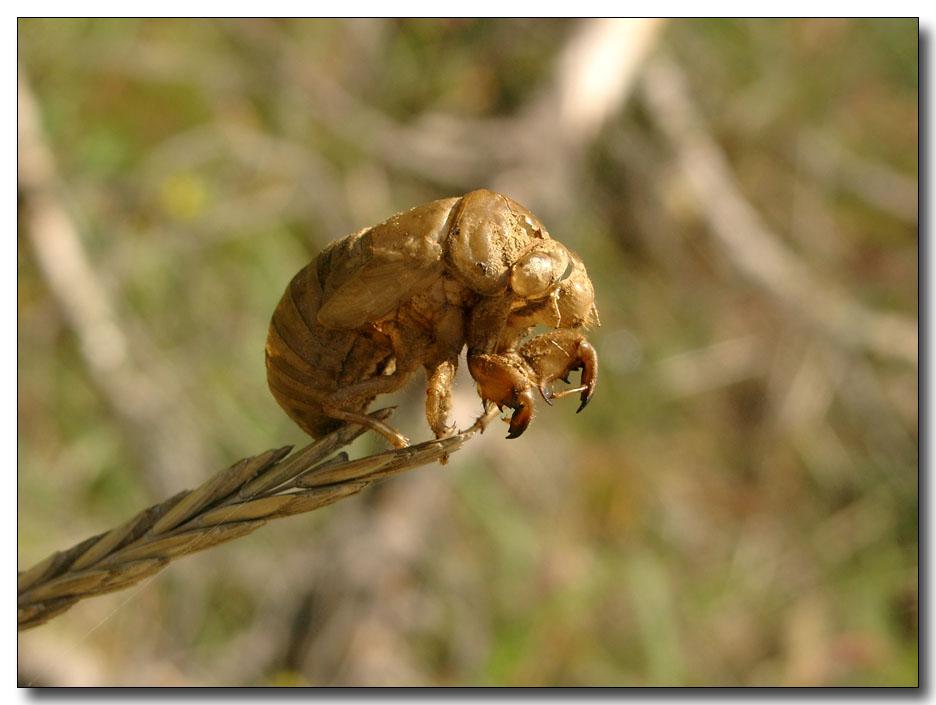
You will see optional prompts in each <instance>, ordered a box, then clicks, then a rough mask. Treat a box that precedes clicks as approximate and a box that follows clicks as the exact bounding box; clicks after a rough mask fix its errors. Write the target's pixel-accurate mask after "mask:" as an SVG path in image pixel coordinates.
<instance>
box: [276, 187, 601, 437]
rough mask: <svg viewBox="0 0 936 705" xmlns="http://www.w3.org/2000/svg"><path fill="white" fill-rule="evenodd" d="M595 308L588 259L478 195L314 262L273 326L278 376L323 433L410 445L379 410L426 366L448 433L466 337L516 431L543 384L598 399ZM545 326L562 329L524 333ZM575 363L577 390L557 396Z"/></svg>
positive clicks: (434, 208) (433, 405)
mask: <svg viewBox="0 0 936 705" xmlns="http://www.w3.org/2000/svg"><path fill="white" fill-rule="evenodd" d="M593 315H594V317H595V320H596V322H597V309H596V308H595V297H594V288H593V287H592V283H591V281H590V280H589V278H588V274H587V273H586V271H585V266H584V264H583V263H582V260H581V259H580V258H579V257H578V255H576V254H575V253H574V252H572V251H571V250H569V249H567V248H566V247H565V246H563V245H562V244H561V243H559V242H558V241H556V240H553V239H551V238H550V237H549V234H548V233H547V232H546V229H545V228H544V227H543V225H542V223H540V221H539V220H537V218H536V217H535V216H534V215H533V214H532V213H530V212H529V211H528V210H527V209H526V208H524V207H523V206H521V205H520V204H518V203H516V202H514V201H512V200H510V199H509V198H507V197H506V196H502V195H500V194H497V193H493V192H491V191H485V190H479V191H472V192H471V193H468V194H466V195H465V196H462V197H460V198H446V199H442V200H439V201H433V202H432V203H429V204H426V205H424V206H419V207H417V208H413V209H411V210H408V211H405V212H403V213H397V214H396V215H393V216H391V217H390V218H388V219H387V220H385V221H384V222H382V223H380V224H379V225H375V226H373V227H370V228H365V229H363V230H359V231H358V232H356V233H353V234H352V235H349V236H347V237H346V238H344V239H342V240H338V241H336V242H333V243H331V244H330V245H329V246H328V247H326V248H325V249H324V250H323V251H322V252H321V253H320V254H319V255H318V256H317V257H316V258H315V259H314V260H313V261H312V262H310V263H309V264H307V265H306V266H305V267H303V268H302V269H301V270H300V271H299V272H298V274H296V275H295V276H294V277H293V279H292V281H291V282H290V283H289V285H288V286H287V287H286V292H285V293H284V294H283V297H282V299H281V300H280V302H279V304H278V305H277V307H276V310H275V311H274V313H273V318H272V320H271V321H270V331H269V336H268V338H267V344H266V368H267V381H268V382H269V385H270V389H271V391H272V392H273V396H274V397H275V398H276V400H277V402H278V403H279V405H280V406H281V407H282V408H283V409H284V410H285V411H286V413H287V414H288V415H289V417H290V418H292V419H293V420H294V421H295V422H296V423H297V424H298V425H299V426H300V428H302V429H303V430H304V431H305V432H306V433H308V434H309V435H311V436H313V437H316V438H317V437H320V436H322V435H324V434H326V433H328V432H329V431H331V430H334V429H335V428H336V427H338V426H339V425H340V424H341V423H343V422H346V421H350V422H354V423H358V424H362V425H364V426H366V427H368V428H371V429H373V430H375V431H377V432H378V433H380V434H382V435H383V436H384V437H386V438H387V439H388V440H389V441H390V442H391V443H393V444H394V445H395V446H397V447H404V446H406V445H407V444H408V443H409V440H408V439H407V438H406V437H405V436H403V435H402V434H401V433H399V432H398V431H397V430H396V429H394V428H392V427H390V426H389V425H387V424H385V423H383V422H381V421H378V420H376V419H373V418H371V417H370V416H367V414H366V412H367V409H368V407H369V406H370V404H371V403H372V402H373V401H374V399H375V398H376V397H377V396H378V395H380V394H387V393H389V392H393V391H396V390H397V389H399V388H400V387H401V386H403V384H404V383H405V382H406V380H407V379H408V378H409V376H410V375H411V374H412V373H413V372H416V371H417V370H418V369H419V368H422V369H424V370H425V373H426V379H427V389H426V419H427V420H428V422H429V426H430V428H431V429H432V431H433V433H434V434H435V436H436V437H437V438H442V437H445V436H448V435H451V434H452V433H454V431H455V429H454V427H453V426H451V425H450V424H449V421H448V417H449V412H450V410H451V406H452V391H451V385H452V380H453V379H454V377H455V370H456V367H457V365H458V356H459V353H460V352H461V350H462V349H463V348H464V347H465V346H466V345H467V347H468V368H469V371H470V373H471V375H472V377H473V378H474V380H475V381H476V382H477V385H478V391H479V394H480V396H481V399H482V402H493V403H494V404H496V405H497V406H498V407H499V408H503V407H505V406H506V407H509V408H511V409H513V410H514V412H513V414H512V417H511V419H510V430H509V434H508V438H516V437H517V436H519V435H520V434H521V433H523V431H524V430H525V429H526V428H527V425H528V424H529V422H530V419H531V418H532V413H533V403H534V394H533V390H538V391H539V392H540V394H541V395H542V396H543V398H544V399H545V400H546V401H547V402H549V403H551V400H552V399H556V398H559V397H562V396H566V395H568V394H572V393H578V394H580V399H581V402H580V406H579V410H581V409H582V408H584V406H585V405H586V404H587V403H588V402H589V401H590V400H591V398H592V394H593V393H594V390H595V385H596V383H597V381H598V360H597V355H596V354H595V351H594V348H593V347H592V346H591V345H590V344H589V343H588V341H587V340H586V339H585V337H584V335H583V333H582V331H583V329H584V328H585V327H586V326H587V325H588V324H589V322H590V320H591V317H592V316H593ZM537 324H544V325H546V326H549V327H550V328H554V329H557V330H554V331H550V332H548V333H543V334H541V335H537V336H533V337H532V338H530V339H529V340H527V341H526V342H524V338H526V337H527V336H528V335H529V333H530V331H531V330H532V328H533V326H535V325H537ZM576 369H581V370H582V375H581V381H580V384H579V385H578V386H577V387H573V388H569V389H566V390H564V391H560V392H557V393H553V392H551V391H550V385H551V384H552V383H553V382H554V381H555V380H558V379H562V380H565V381H568V375H569V373H570V372H571V371H572V370H576ZM482 418H483V416H482ZM479 421H480V419H479Z"/></svg>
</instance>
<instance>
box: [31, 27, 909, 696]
mask: <svg viewBox="0 0 936 705" xmlns="http://www.w3.org/2000/svg"><path fill="white" fill-rule="evenodd" d="M917 50H918V26H917V22H916V21H915V20H844V19H828V20H746V21H735V20H674V21H669V22H665V23H656V22H653V21H636V22H630V23H628V22H614V21H606V22H600V21H599V22H594V21H568V20H400V21H393V20H345V21H340V20H322V21H316V20H303V21H296V20H277V21H274V20H225V21H213V20H120V21H111V20H94V21H91V20H21V21H20V23H19V59H20V131H21V139H22V134H23V132H24V131H27V132H28V131H29V130H30V129H31V128H32V127H34V128H36V129H38V130H39V131H38V132H35V134H33V136H32V139H33V140H34V142H35V143H36V144H41V145H44V148H43V149H40V150H39V152H38V153H36V152H35V151H34V150H31V149H26V148H24V146H23V143H22V142H21V146H20V192H19V199H20V201H19V203H20V219H19V229H18V295H19V296H18V315H19V326H18V368H19V369H18V381H19V389H18V414H19V448H18V485H19V514H18V528H19V536H18V543H19V566H18V567H19V568H20V569H24V568H27V567H29V566H31V565H32V564H33V563H35V562H36V561H38V560H40V559H42V558H44V557H45V556H46V555H48V554H49V553H51V552H53V551H54V550H56V549H64V548H67V547H69V546H71V545H72V544H74V543H76V542H78V541H79V540H81V539H84V538H86V537H88V536H91V535H93V534H96V533H99V532H101V531H104V530H107V529H110V528H112V527H114V526H116V525H117V524H118V523H120V522H122V521H123V520H124V519H126V518H128V517H129V516H131V515H132V514H134V513H135V512H136V511H138V510H139V509H141V508H143V507H144V506H147V505H148V504H151V503H155V502H157V501H161V500H162V499H164V498H165V497H167V496H169V495H170V494H173V493H175V492H176V491H178V490H180V489H183V488H187V487H193V486H196V485H198V484H199V483H200V482H202V481H203V480H204V479H205V478H206V477H207V476H208V475H209V474H210V473H212V472H214V471H215V470H217V469H220V468H221V467H224V466H226V465H228V464H230V463H231V462H233V461H235V460H237V459H239V458H241V457H243V456H245V455H251V454H255V453H258V452H260V451H262V450H265V449H267V448H270V447H274V446H279V445H283V444H285V443H294V444H304V443H305V442H306V439H305V438H304V437H303V435H302V433H301V431H299V429H297V428H296V427H295V426H293V425H292V423H291V422H290V421H289V420H288V419H287V418H286V416H285V415H284V414H283V413H282V412H281V411H280V409H279V408H278V407H277V405H276V404H275V402H274V401H273V398H272V397H271V395H270V394H269V392H268V390H267V388H266V382H265V374H264V366H263V346H264V341H265V337H266V327H267V324H268V321H269V316H270V315H271V313H272V311H273V308H274V306H275V304H276V302H277V300H278V299H279V297H280V295H281V294H282V291H283V289H284V288H285V286H286V283H287V282H288V280H289V279H290V277H291V276H292V275H293V274H294V273H295V272H296V271H297V270H298V269H299V268H300V267H301V266H302V265H303V264H304V263H305V262H307V261H308V260H309V259H311V258H312V257H313V256H314V255H315V254H316V253H317V252H318V251H319V250H320V249H321V248H322V247H323V246H324V245H325V244H326V243H328V242H329V241H331V240H333V239H336V238H339V237H342V236H344V235H346V234H348V233H350V232H352V231H354V230H356V229H358V228H360V227H363V226H366V225H372V224H375V223H377V222H379V221H381V220H383V219H384V218H385V217H387V216H388V215H390V214H392V213H394V212H396V211H399V210H404V209H407V208H409V207H412V206H415V205H419V204H422V203H426V202H428V201H431V200H434V199H436V198H441V197H446V196H452V195H458V194H462V193H464V192H467V191H469V190H472V189H475V188H479V187H486V188H491V189H494V190H497V191H500V192H503V193H505V194H507V195H509V196H511V197H512V198H514V199H515V200H517V201H519V202H520V203H522V204H524V205H525V206H527V207H528V208H529V209H530V210H531V211H533V212H534V213H536V214H537V215H538V216H539V217H540V219H541V220H542V221H543V222H544V223H545V224H546V226H547V228H548V229H549V231H550V232H551V234H552V235H553V236H554V237H556V238H557V239H559V240H560V241H562V242H563V243H565V244H566V245H568V246H570V247H571V248H572V249H574V250H576V251H577V252H579V254H581V255H582V257H583V258H584V260H585V262H586V264H587V266H588V268H589V272H590V274H591V277H592V279H593V281H594V283H595V287H596V290H597V292H598V293H597V297H598V298H597V302H598V307H599V310H600V314H601V322H602V325H601V327H600V328H598V329H595V330H593V331H592V332H591V333H590V338H591V340H592V341H593V342H594V343H595V345H596V346H597V348H598V350H599V355H600V359H601V364H602V368H601V379H600V383H599V386H598V391H597V393H596V395H595V399H594V401H593V402H592V404H591V406H590V407H589V408H588V409H587V411H586V412H583V413H582V414H579V415H576V414H575V413H574V408H573V407H574V405H575V402H574V401H566V402H564V403H557V404H556V406H555V407H553V408H546V407H545V405H542V404H541V405H540V408H539V410H538V413H537V416H536V418H535V420H534V422H533V424H532V425H531V427H530V429H529V430H528V431H527V432H526V434H525V435H524V436H523V437H522V438H521V439H519V440H515V441H506V440H505V439H504V438H503V435H504V434H503V433H501V430H502V429H500V428H494V429H491V430H489V432H488V433H487V434H485V435H484V436H482V437H480V438H475V439H473V440H472V441H471V442H470V443H468V444H467V446H466V447H465V448H463V449H462V450H461V451H460V452H459V453H457V454H456V455H455V456H454V457H453V458H452V460H451V462H450V464H449V465H448V466H446V467H445V468H441V467H438V466H431V467H425V468H421V469H418V470H415V471H411V472H409V473H406V474H405V475H403V476H400V477H397V478H393V479H391V480H388V481H385V482H383V483H382V484H380V485H379V486H377V487H375V488H373V489H371V490H369V491H367V492H366V493H365V494H364V495H362V496H358V497H354V498H352V499H349V500H346V501H344V502H341V503H339V504H338V505H335V506H333V507H330V508H327V509H324V510H321V511H319V512H315V513H313V514H312V515H308V516H301V517H295V518H291V519H289V520H285V521H280V522H275V523H274V524H271V525H269V526H267V527H265V528H264V529H262V530H261V531H258V532H257V533H255V534H252V535H250V536H248V537H246V538H243V539H241V540H238V541H236V542H234V543H231V544H227V545H225V546H222V547H220V548H217V549H213V550H211V551H207V552H205V553H202V554H199V555H198V557H193V558H187V559H185V560H183V561H180V562H179V563H178V564H174V565H172V566H171V567H170V568H169V569H167V570H166V571H164V572H162V573H160V574H159V575H157V576H156V577H155V579H153V580H151V581H149V582H146V583H144V584H143V586H142V587H135V588H132V589H131V590H128V591H125V592H122V593H115V594H113V595H108V596H104V597H99V598H94V599H92V600H88V601H86V602H83V603H81V604H79V605H78V606H76V607H75V608H74V609H72V610H71V611H69V612H67V613H66V614H64V615H62V616H61V617H58V618H57V619H55V620H53V621H52V622H50V623H49V624H47V625H45V626H42V627H39V628H37V629H34V630H32V631H28V632H24V633H23V634H21V635H20V637H19V668H20V678H21V684H27V683H31V684H34V685H270V684H315V685H567V686H571V685H634V686H656V685H706V686H713V685H820V686H823V685H914V684H916V683H917V679H918V671H917V648H918V639H917V636H918V599H919V596H918V589H917V588H918V543H917V538H918V493H917V489H918V446H917V441H918V370H917V358H916V350H917V295H918V276H917V275H918V232H917V168H918V154H917V150H918V123H917V110H918V94H917V83H918V74H917ZM30 109H35V112H34V113H30V112H29V111H30ZM37 165H38V166H37ZM56 214H58V216H56ZM61 216H64V219H63V217H61ZM457 386H458V391H457V398H456V415H457V418H458V420H459V422H460V423H461V425H462V426H463V427H464V426H466V425H467V424H468V423H469V422H470V421H471V420H472V419H473V418H474V416H475V415H476V414H477V413H478V412H479V411H480V404H479V402H478V398H477V395H476V392H475V390H474V388H473V384H472V382H471V379H470V378H469V377H467V375H461V374H460V376H459V381H458V385H457ZM423 390H424V386H423V385H422V382H421V380H414V381H413V383H412V384H411V385H410V386H409V387H408V388H407V389H406V390H404V391H403V392H401V393H399V394H398V395H396V397H395V398H393V399H390V400H389V401H391V402H393V403H398V404H400V409H399V410H398V411H397V413H396V416H395V417H394V418H395V421H396V424H397V425H398V426H399V427H400V428H401V429H402V430H403V431H404V433H407V435H409V436H410V437H411V438H414V439H417V440H422V439H424V438H427V437H428V435H429V431H428V429H427V427H426V425H425V420H424V418H423V417H422V406H423V405H422V398H423V393H424V392H423ZM383 447H384V441H383V440H382V439H380V438H377V437H376V436H374V435H373V434H367V435H366V436H365V437H364V438H362V439H360V440H359V441H358V442H356V444H355V446H354V447H353V448H352V449H351V452H352V456H354V455H355V454H358V455H360V454H365V453H368V452H372V451H374V450H377V449H380V448H383Z"/></svg>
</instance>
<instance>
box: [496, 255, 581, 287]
mask: <svg viewBox="0 0 936 705" xmlns="http://www.w3.org/2000/svg"><path fill="white" fill-rule="evenodd" d="M558 254H559V253H552V252H542V251H538V252H531V253H529V254H526V255H524V256H523V257H521V258H520V260H519V261H518V262H517V263H516V264H515V265H514V266H513V270H512V271H511V274H510V288H511V289H513V291H514V293H515V294H517V295H518V296H521V297H523V298H525V299H540V298H543V297H544V296H546V295H547V294H549V292H550V291H551V290H552V289H553V287H555V286H556V283H557V282H558V281H559V279H560V277H561V276H562V275H563V274H564V273H565V271H566V268H567V265H568V262H567V261H565V260H566V258H562V257H559V256H557V255H558Z"/></svg>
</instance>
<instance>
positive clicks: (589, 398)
mask: <svg viewBox="0 0 936 705" xmlns="http://www.w3.org/2000/svg"><path fill="white" fill-rule="evenodd" d="M590 401H591V397H586V398H585V399H582V403H581V404H579V408H578V409H576V410H575V413H576V414H577V413H578V412H580V411H581V410H582V409H584V408H585V407H586V406H588V402H590Z"/></svg>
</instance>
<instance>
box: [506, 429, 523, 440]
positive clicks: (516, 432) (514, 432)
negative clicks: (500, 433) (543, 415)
mask: <svg viewBox="0 0 936 705" xmlns="http://www.w3.org/2000/svg"><path fill="white" fill-rule="evenodd" d="M525 430H526V429H523V428H512V429H510V433H508V434H507V438H520V436H521V435H522V434H523V432H524V431H525Z"/></svg>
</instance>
